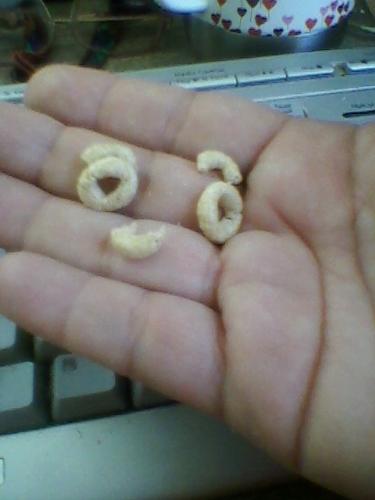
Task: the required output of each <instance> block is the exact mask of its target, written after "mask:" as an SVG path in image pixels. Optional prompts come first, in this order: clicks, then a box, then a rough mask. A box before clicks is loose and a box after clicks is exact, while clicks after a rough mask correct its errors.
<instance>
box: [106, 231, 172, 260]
mask: <svg viewBox="0 0 375 500" xmlns="http://www.w3.org/2000/svg"><path fill="white" fill-rule="evenodd" d="M136 231H137V223H136V222H133V223H131V224H129V225H126V226H122V227H119V228H116V229H113V230H112V231H111V245H112V247H113V248H114V249H115V250H117V251H118V252H120V253H121V254H122V255H123V256H124V257H126V258H128V259H144V258H146V257H149V256H150V255H153V254H154V253H156V252H157V251H158V250H159V249H160V247H161V245H162V243H163V240H164V238H165V234H166V228H165V226H161V227H160V228H159V229H158V230H157V231H150V232H147V233H144V234H136Z"/></svg>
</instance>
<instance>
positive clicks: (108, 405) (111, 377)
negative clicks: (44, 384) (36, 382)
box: [52, 354, 128, 422]
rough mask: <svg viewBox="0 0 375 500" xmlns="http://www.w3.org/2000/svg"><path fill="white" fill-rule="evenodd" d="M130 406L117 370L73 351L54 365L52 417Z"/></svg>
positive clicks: (72, 417) (66, 418)
mask: <svg viewBox="0 0 375 500" xmlns="http://www.w3.org/2000/svg"><path fill="white" fill-rule="evenodd" d="M127 406H128V401H127V394H126V386H125V383H124V380H123V379H121V378H120V377H118V376H117V375H116V374H115V373H114V372H112V371H111V370H108V369H107V368H104V367H103V366H100V365H98V364H96V363H93V362H92V361H89V360H87V359H85V358H80V357H78V356H74V355H72V354H67V355H64V356H58V357H57V358H56V359H55V361H54V362H53V366H52V418H53V420H55V421H56V422H65V421H72V420H78V419H83V418H88V417H91V416H96V415H105V414H111V413H114V412H118V411H121V410H124V409H126V408H127Z"/></svg>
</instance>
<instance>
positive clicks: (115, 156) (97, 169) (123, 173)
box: [77, 144, 138, 212]
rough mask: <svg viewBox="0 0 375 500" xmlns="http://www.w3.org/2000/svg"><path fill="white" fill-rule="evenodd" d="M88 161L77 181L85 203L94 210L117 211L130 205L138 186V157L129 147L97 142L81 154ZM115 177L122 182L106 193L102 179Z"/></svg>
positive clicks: (80, 194)
mask: <svg viewBox="0 0 375 500" xmlns="http://www.w3.org/2000/svg"><path fill="white" fill-rule="evenodd" d="M81 158H82V160H83V161H85V162H86V163H88V167H87V168H85V169H84V170H83V171H82V173H81V175H80V177H79V178H78V182H77V192H78V196H79V198H80V200H81V201H82V203H83V204H84V205H85V206H87V207H89V208H92V209H94V210H102V211H108V212H110V211H114V210H118V209H120V208H122V207H125V206H126V205H128V204H129V203H130V202H131V201H132V200H133V198H134V196H135V194H136V192H137V189H138V176H137V172H136V170H135V163H136V161H135V157H134V155H133V153H132V151H131V150H130V149H129V148H126V147H124V146H120V145H118V144H95V145H93V146H90V147H89V148H87V149H86V150H85V151H84V152H83V153H82V156H81ZM107 178H116V179H118V180H119V185H118V186H117V187H116V189H114V190H113V191H111V192H110V193H108V194H106V193H105V192H104V191H103V189H102V188H101V187H100V185H99V181H100V180H103V179H107Z"/></svg>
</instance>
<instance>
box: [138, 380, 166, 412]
mask: <svg viewBox="0 0 375 500" xmlns="http://www.w3.org/2000/svg"><path fill="white" fill-rule="evenodd" d="M132 400H133V405H134V407H135V408H137V409H141V408H151V407H153V406H160V405H163V404H166V403H170V402H171V400H170V399H168V398H166V397H165V396H163V394H160V393H159V392H156V391H153V390H152V389H149V388H148V387H146V386H145V385H144V384H142V383H141V382H133V383H132Z"/></svg>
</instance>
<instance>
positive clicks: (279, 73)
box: [237, 69, 286, 86]
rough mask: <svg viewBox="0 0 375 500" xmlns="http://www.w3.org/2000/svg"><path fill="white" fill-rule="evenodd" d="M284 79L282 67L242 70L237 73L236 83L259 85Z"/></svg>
mask: <svg viewBox="0 0 375 500" xmlns="http://www.w3.org/2000/svg"><path fill="white" fill-rule="evenodd" d="M284 80H286V73H285V70H284V69H280V70H276V69H275V70H269V71H261V72H253V71H244V72H243V73H238V74H237V81H238V85H240V86H241V85H259V84H265V83H275V82H282V81H284Z"/></svg>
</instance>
